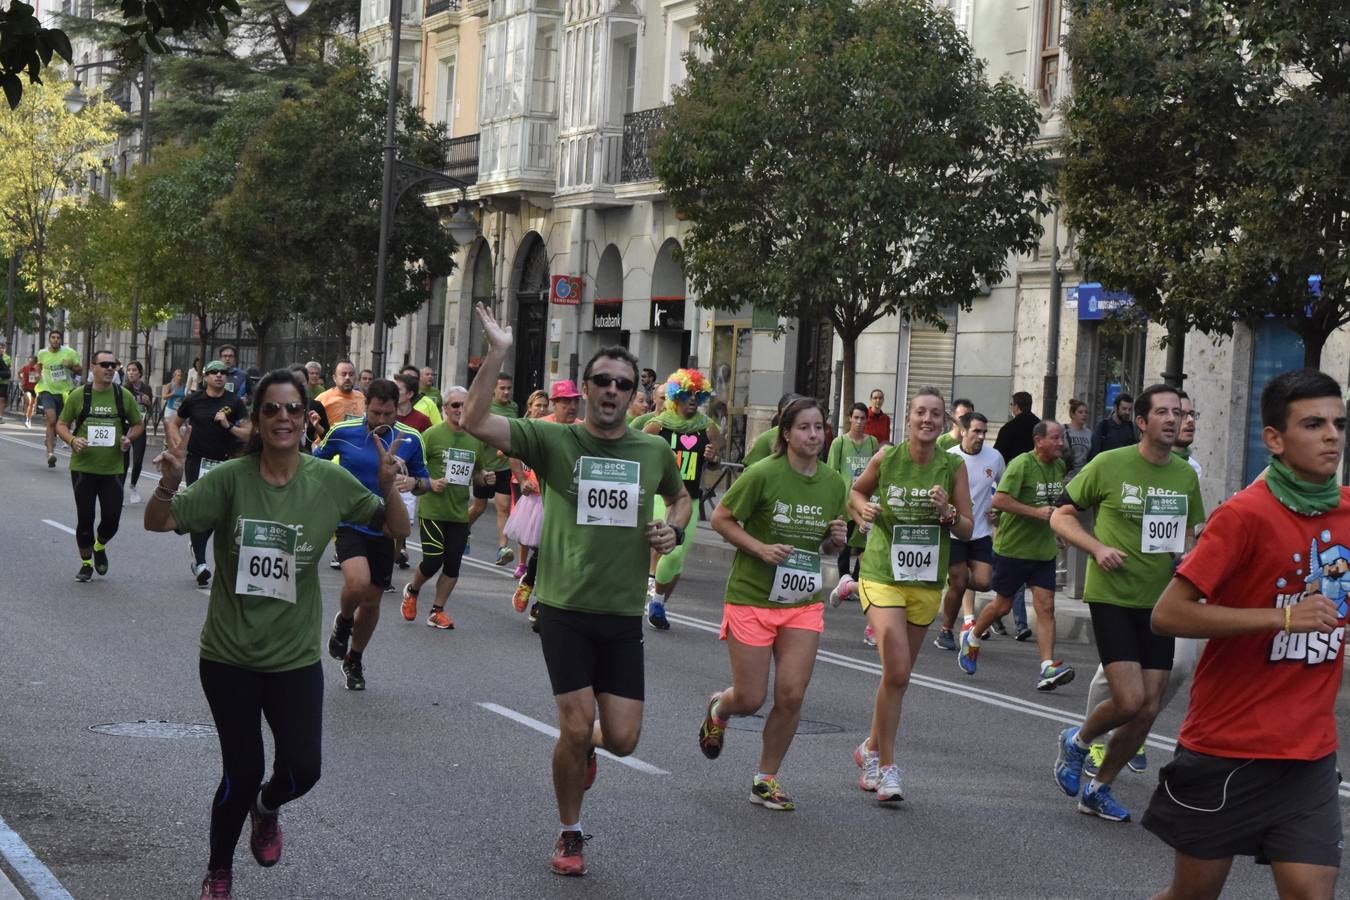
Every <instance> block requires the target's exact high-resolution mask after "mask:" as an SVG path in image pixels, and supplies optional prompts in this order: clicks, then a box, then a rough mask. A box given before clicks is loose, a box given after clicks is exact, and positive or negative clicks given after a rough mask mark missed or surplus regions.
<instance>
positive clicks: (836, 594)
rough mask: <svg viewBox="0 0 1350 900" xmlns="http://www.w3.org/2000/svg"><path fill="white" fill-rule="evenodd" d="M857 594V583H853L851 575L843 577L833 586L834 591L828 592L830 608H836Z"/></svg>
mask: <svg viewBox="0 0 1350 900" xmlns="http://www.w3.org/2000/svg"><path fill="white" fill-rule="evenodd" d="M857 592H858V582H856V581H854V580H853V577H852V576H851V575H844V576H843V577H841V578H840V579H839V583H838V584H836V585H835V586H834V590H832V591H830V606H838V605H839V604H841V603H843V602H844V600H845V599H847V598H848V597H852V596H853V595H854V594H856V593H857Z"/></svg>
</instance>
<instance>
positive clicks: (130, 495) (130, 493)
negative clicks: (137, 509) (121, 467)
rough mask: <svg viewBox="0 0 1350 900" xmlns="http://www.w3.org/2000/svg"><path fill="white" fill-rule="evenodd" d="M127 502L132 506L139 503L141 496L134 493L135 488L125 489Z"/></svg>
mask: <svg viewBox="0 0 1350 900" xmlns="http://www.w3.org/2000/svg"><path fill="white" fill-rule="evenodd" d="M127 502H128V503H130V504H131V505H132V506H135V505H136V504H137V503H140V502H141V495H140V494H138V493H136V489H135V488H128V489H127Z"/></svg>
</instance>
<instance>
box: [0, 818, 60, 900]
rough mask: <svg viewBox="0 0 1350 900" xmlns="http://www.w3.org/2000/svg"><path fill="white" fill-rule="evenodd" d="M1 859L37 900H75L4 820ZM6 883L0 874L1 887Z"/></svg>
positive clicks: (1, 822) (0, 828) (0, 832)
mask: <svg viewBox="0 0 1350 900" xmlns="http://www.w3.org/2000/svg"><path fill="white" fill-rule="evenodd" d="M0 857H3V858H4V860H5V863H6V864H7V865H8V866H9V867H10V868H11V869H13V870H14V873H15V874H16V875H18V876H19V878H20V880H22V881H23V882H24V883H25V885H26V886H27V887H28V890H29V892H30V893H31V894H32V895H33V896H34V897H36V898H37V900H74V898H73V897H71V896H70V892H69V891H67V890H66V889H65V887H63V886H62V884H61V882H60V881H58V880H57V879H56V876H55V875H53V874H52V870H51V869H49V868H47V867H46V866H45V865H43V863H42V860H40V859H38V858H37V857H36V856H35V855H34V854H33V851H32V850H31V849H30V848H29V846H28V845H27V844H26V843H24V840H23V838H21V837H19V835H18V834H17V833H16V832H15V831H14V830H13V829H12V828H10V827H9V825H7V824H6V823H5V820H4V819H0ZM6 883H7V879H5V877H4V875H3V874H0V886H3V885H4V884H6ZM3 893H4V891H3V890H0V894H3Z"/></svg>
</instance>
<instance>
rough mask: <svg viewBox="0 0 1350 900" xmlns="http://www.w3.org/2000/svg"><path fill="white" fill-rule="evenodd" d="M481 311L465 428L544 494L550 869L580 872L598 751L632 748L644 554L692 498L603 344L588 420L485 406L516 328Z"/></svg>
mask: <svg viewBox="0 0 1350 900" xmlns="http://www.w3.org/2000/svg"><path fill="white" fill-rule="evenodd" d="M478 316H479V318H480V319H481V321H482V323H483V334H484V335H485V336H486V337H487V339H488V341H489V347H490V349H489V350H488V353H487V356H486V357H484V359H483V365H482V368H481V369H480V370H479V372H478V376H477V377H476V378H475V379H474V381H473V386H472V387H471V388H470V390H469V395H468V399H467V401H466V403H465V406H464V412H463V427H464V430H465V431H468V432H469V433H470V434H472V435H473V436H474V437H476V438H478V439H479V440H481V441H483V442H484V443H485V444H487V445H488V446H489V447H490V448H495V449H496V450H498V451H500V452H501V453H503V454H504V455H505V456H508V457H514V458H516V459H519V460H521V461H522V462H524V463H525V464H526V465H528V466H530V467H531V468H532V469H534V472H535V475H536V476H537V477H538V479H539V484H540V487H541V488H542V489H543V491H542V493H543V496H544V524H543V530H542V531H541V533H540V538H539V582H538V588H539V598H540V599H539V603H540V610H539V638H540V645H541V647H542V649H543V653H544V663H545V665H546V666H547V668H548V674H549V681H550V682H551V684H552V689H553V699H554V702H555V704H556V705H557V708H558V726H559V727H558V730H559V735H558V743H557V745H556V746H555V747H554V750H553V788H554V793H555V794H556V796H557V799H558V817H559V819H560V821H561V824H562V829H561V833H560V834H559V836H558V840H557V843H556V844H555V845H554V848H553V856H552V859H551V861H550V868H551V869H552V870H553V871H554V872H556V873H557V874H559V875H585V874H586V863H585V859H584V855H583V847H584V844H585V841H586V838H585V832H584V829H583V828H582V825H581V801H582V795H583V793H584V792H585V791H586V790H587V789H588V788H589V787H590V786H591V783H592V782H593V781H594V780H595V751H596V748H598V747H603V748H604V749H605V750H607V751H609V752H610V753H613V754H615V755H618V756H627V755H628V754H630V753H632V752H633V750H634V749H635V748H636V747H637V741H638V733H639V732H640V731H641V729H642V703H643V697H644V690H645V689H644V682H643V663H642V615H643V612H644V608H645V606H646V600H647V579H646V575H647V565H648V562H649V554H650V553H651V551H652V550H655V551H656V552H657V553H669V552H670V551H672V550H674V549H675V547H676V546H677V545H679V544H680V543H682V542H683V540H684V526H685V525H686V524H688V522H689V516H690V513H691V512H692V511H693V504H692V503H691V502H690V500H689V494H688V493H687V492H686V491H685V489H684V482H683V481H681V480H680V470H679V468H678V466H676V464H675V454H673V453H671V452H670V447H669V446H668V445H667V444H666V443H665V442H664V441H662V440H661V439H660V438H658V437H656V436H655V435H649V434H641V433H639V432H637V431H634V430H632V429H630V428H629V427H628V425H627V421H626V413H627V411H628V407H629V405H630V404H631V403H632V401H633V394H634V392H635V391H636V390H637V387H638V363H637V359H636V358H635V357H634V356H633V355H632V354H631V353H629V352H628V351H627V350H625V349H624V348H623V347H604V348H602V349H600V350H598V351H597V352H596V353H595V355H594V356H593V357H591V359H590V361H589V362H587V363H586V368H585V372H584V375H583V378H584V382H583V384H584V388H583V390H584V391H585V397H586V419H585V421H583V422H577V423H573V424H571V425H560V424H557V423H554V422H544V421H541V420H538V419H518V418H508V417H506V416H504V415H499V414H496V413H493V412H491V411H490V406H491V404H492V400H493V398H492V389H493V386H494V385H495V384H496V383H497V377H498V374H499V373H500V372H501V367H502V361H503V360H505V359H506V355H507V353H508V352H509V351H510V349H511V342H512V339H511V329H510V327H502V326H501V325H499V324H498V323H497V320H496V319H495V318H493V316H492V313H490V312H489V311H488V310H487V308H486V307H484V306H483V305H482V304H479V306H478ZM658 494H659V495H660V496H661V497H662V498H663V499H664V500H665V502H666V509H667V513H666V519H665V520H662V521H655V520H654V519H653V514H652V513H653V509H652V507H653V502H652V501H653V498H655V497H656V496H657V495H658ZM597 712H598V721H597Z"/></svg>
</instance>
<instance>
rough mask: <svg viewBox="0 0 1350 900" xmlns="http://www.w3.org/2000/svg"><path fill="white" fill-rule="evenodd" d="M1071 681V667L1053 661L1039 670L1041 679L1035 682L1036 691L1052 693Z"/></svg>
mask: <svg viewBox="0 0 1350 900" xmlns="http://www.w3.org/2000/svg"><path fill="white" fill-rule="evenodd" d="M1070 681H1073V666H1066V665H1064V664H1063V663H1062V662H1060V661H1059V660H1055V661H1054V662H1052V663H1051V664H1050V665H1048V666H1044V667H1042V669H1041V677H1040V678H1039V679H1037V680H1036V690H1038V691H1053V690H1054V689H1055V688H1057V687H1062V686H1064V685H1066V684H1068V683H1069V682H1070Z"/></svg>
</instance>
